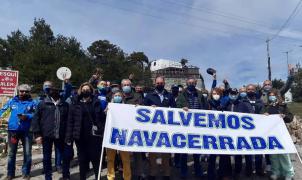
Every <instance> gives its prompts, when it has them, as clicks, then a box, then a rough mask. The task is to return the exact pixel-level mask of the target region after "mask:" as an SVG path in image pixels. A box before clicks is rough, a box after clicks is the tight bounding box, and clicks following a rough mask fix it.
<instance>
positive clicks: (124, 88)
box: [123, 86, 131, 94]
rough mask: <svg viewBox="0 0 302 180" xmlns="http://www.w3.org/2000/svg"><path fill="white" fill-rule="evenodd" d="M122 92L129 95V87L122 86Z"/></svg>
mask: <svg viewBox="0 0 302 180" xmlns="http://www.w3.org/2000/svg"><path fill="white" fill-rule="evenodd" d="M123 92H124V93H126V94H128V93H131V87H130V86H124V87H123Z"/></svg>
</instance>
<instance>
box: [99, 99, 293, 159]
mask: <svg viewBox="0 0 302 180" xmlns="http://www.w3.org/2000/svg"><path fill="white" fill-rule="evenodd" d="M103 145H104V147H107V148H111V149H116V150H121V151H131V152H162V153H192V154H285V153H296V148H295V146H294V144H293V141H292V139H291V137H290V135H289V133H288V131H287V129H286V126H285V123H284V121H283V119H282V118H281V116H280V115H269V116H266V115H259V114H246V113H236V112H228V111H209V110H193V109H192V110H189V111H184V110H182V109H177V108H161V107H147V106H134V105H126V104H115V103H110V104H109V106H108V112H107V119H106V127H105V133H104V139H103Z"/></svg>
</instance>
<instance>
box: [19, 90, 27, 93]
mask: <svg viewBox="0 0 302 180" xmlns="http://www.w3.org/2000/svg"><path fill="white" fill-rule="evenodd" d="M20 93H29V91H24V90H20Z"/></svg>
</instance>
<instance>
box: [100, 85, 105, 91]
mask: <svg viewBox="0 0 302 180" xmlns="http://www.w3.org/2000/svg"><path fill="white" fill-rule="evenodd" d="M98 90H99V91H102V90H106V87H105V86H98Z"/></svg>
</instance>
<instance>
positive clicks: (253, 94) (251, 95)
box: [246, 92, 256, 98]
mask: <svg viewBox="0 0 302 180" xmlns="http://www.w3.org/2000/svg"><path fill="white" fill-rule="evenodd" d="M246 94H247V97H249V98H253V97H255V96H256V93H255V92H247V93H246Z"/></svg>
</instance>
